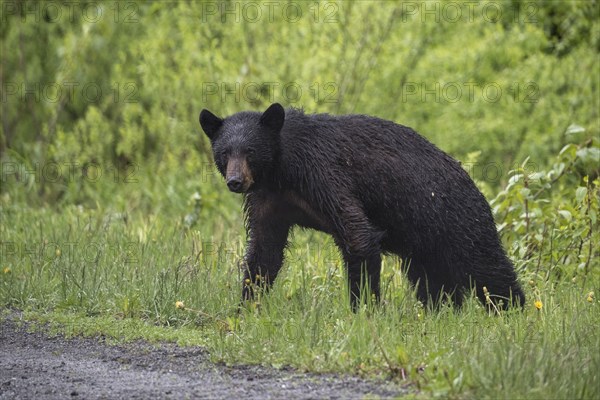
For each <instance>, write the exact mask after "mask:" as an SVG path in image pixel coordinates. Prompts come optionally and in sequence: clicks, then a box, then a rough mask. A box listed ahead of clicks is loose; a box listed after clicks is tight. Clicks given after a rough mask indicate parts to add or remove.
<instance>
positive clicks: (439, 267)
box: [200, 103, 525, 309]
mask: <svg viewBox="0 0 600 400" xmlns="http://www.w3.org/2000/svg"><path fill="white" fill-rule="evenodd" d="M200 125H201V126H202V129H203V130H204V132H205V133H206V135H207V136H208V137H209V139H210V141H211V144H212V149H213V154H214V160H215V163H216V166H217V168H218V170H219V171H220V173H221V174H222V175H223V177H224V178H225V180H226V183H227V186H228V187H229V189H230V190H231V191H232V192H235V193H244V195H245V201H244V210H245V213H246V221H247V222H246V223H247V231H248V236H249V238H248V246H247V252H246V256H245V265H246V267H245V276H244V282H245V284H243V289H242V296H243V299H248V298H251V297H252V286H255V285H262V286H263V287H267V288H268V287H269V286H270V285H272V283H273V281H274V280H275V278H276V277H277V273H278V272H279V270H280V268H281V265H282V263H283V260H284V249H285V247H286V244H287V240H288V234H289V233H290V230H291V228H292V227H293V226H296V225H298V226H301V227H305V228H313V229H318V230H320V231H323V232H326V233H329V234H331V235H332V236H333V239H334V241H335V243H336V245H337V246H338V247H339V249H340V251H341V253H342V256H343V259H344V261H345V264H346V272H347V276H348V282H349V288H350V299H351V302H352V306H353V309H356V306H357V304H358V299H359V296H360V293H361V286H365V287H366V288H367V289H368V290H370V293H372V295H374V296H375V297H376V298H377V299H378V298H379V275H380V270H381V254H382V253H395V254H397V255H399V256H401V257H402V258H403V259H404V260H405V262H403V263H402V264H403V265H405V266H406V267H407V268H406V270H407V275H408V278H409V280H410V282H411V283H412V284H413V285H415V286H416V287H417V295H418V298H419V300H420V301H422V302H423V303H425V304H427V303H428V302H431V303H432V304H438V302H439V301H440V300H443V299H447V298H450V299H452V302H453V303H454V304H455V305H457V306H460V305H461V303H462V298H463V295H464V294H465V293H467V292H468V291H469V290H470V289H471V288H475V290H476V293H477V296H478V297H479V298H480V299H481V300H482V301H484V302H485V301H486V297H487V298H491V299H492V301H496V302H497V301H498V300H499V299H502V300H503V304H504V305H505V306H508V305H509V303H511V301H513V302H516V303H518V304H520V305H521V306H522V305H523V304H524V302H525V296H524V294H523V291H522V290H521V287H520V286H519V283H518V282H517V276H516V273H515V270H514V267H513V265H512V263H511V262H510V261H509V259H508V258H507V256H506V254H505V253H504V250H503V249H502V246H501V244H500V240H499V238H498V234H497V231H496V227H495V224H494V220H493V217H492V213H491V211H490V207H489V205H488V203H487V201H486V200H485V198H484V196H483V195H482V194H481V192H480V191H479V190H478V189H477V187H476V186H475V184H474V183H473V181H472V180H471V178H470V177H469V175H468V174H467V173H466V172H465V171H464V169H463V168H462V167H461V165H460V164H459V162H458V161H456V160H454V159H453V158H452V157H450V156H449V155H447V154H446V153H444V152H443V151H441V150H439V149H438V148H437V147H436V146H434V145H433V144H431V143H430V142H428V141H427V140H426V139H425V138H423V137H422V136H420V135H419V134H418V133H416V132H415V131H414V130H412V129H411V128H408V127H406V126H402V125H398V124H396V123H394V122H390V121H386V120H382V119H379V118H375V117H370V116H366V115H342V116H333V115H329V114H311V115H309V114H305V113H304V112H303V111H302V110H298V109H288V110H285V109H284V108H283V107H282V106H281V105H279V104H277V103H275V104H272V105H271V106H270V107H269V108H268V109H267V110H266V111H265V112H264V113H259V112H239V113H236V114H234V115H231V116H229V117H227V118H224V119H221V118H219V117H217V116H215V115H214V114H212V113H211V112H210V111H208V110H202V112H201V113H200ZM484 287H486V288H487V292H486V293H484V289H483V288H484Z"/></svg>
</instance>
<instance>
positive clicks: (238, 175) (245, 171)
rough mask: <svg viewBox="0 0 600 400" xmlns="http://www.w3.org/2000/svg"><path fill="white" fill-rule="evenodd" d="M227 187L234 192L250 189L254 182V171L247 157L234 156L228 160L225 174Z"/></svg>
mask: <svg viewBox="0 0 600 400" xmlns="http://www.w3.org/2000/svg"><path fill="white" fill-rule="evenodd" d="M225 181H226V182H227V187H228V188H229V190H231V191H232V192H234V193H244V192H246V191H248V189H249V188H250V186H251V185H252V184H253V183H254V179H253V177H252V173H251V172H250V168H249V167H248V162H247V161H246V157H233V158H230V159H229V161H228V162H227V173H226V174H225Z"/></svg>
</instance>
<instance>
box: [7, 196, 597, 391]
mask: <svg viewBox="0 0 600 400" xmlns="http://www.w3.org/2000/svg"><path fill="white" fill-rule="evenodd" d="M2 214H3V215H2V228H1V233H2V258H1V262H2V264H1V267H2V269H1V270H0V303H1V304H2V305H3V306H4V307H11V308H18V309H23V310H26V311H28V312H29V315H30V316H36V318H42V319H43V320H46V321H51V322H52V321H54V322H60V323H61V324H62V326H63V329H64V330H65V331H68V332H72V333H83V332H86V333H92V334H94V333H104V334H107V335H112V336H114V337H115V338H117V339H119V340H123V339H129V338H136V337H145V338H163V339H165V338H166V339H169V340H176V341H179V342H180V343H182V344H202V345H205V346H207V348H208V349H209V350H210V352H211V354H212V357H213V358H214V359H215V360H219V361H224V362H227V363H260V364H265V365H272V366H275V367H280V366H286V365H290V366H293V367H295V368H298V369H300V370H306V371H343V372H350V373H356V374H367V375H377V376H381V377H385V378H389V377H392V378H394V379H398V380H400V381H401V382H404V383H406V384H409V385H410V386H411V387H412V388H413V389H414V390H415V393H416V394H417V396H419V395H422V396H425V397H428V396H432V395H439V396H444V397H455V398H470V397H477V398H515V397H534V398H597V397H598V396H600V376H599V375H600V374H599V372H598V371H600V356H599V355H598V353H599V352H598V349H600V334H599V333H598V326H600V312H599V310H598V307H599V306H600V305H599V304H598V300H597V299H596V297H595V295H593V294H590V293H589V292H590V288H595V289H596V293H597V292H598V287H599V283H598V282H590V281H588V282H586V283H585V286H582V285H581V283H580V282H579V281H577V280H575V281H574V282H573V281H569V280H565V281H560V282H550V281H544V280H533V281H531V282H530V284H529V285H527V284H526V286H527V287H528V295H529V296H528V299H529V302H528V304H527V305H526V307H525V309H524V310H523V311H519V310H512V311H508V312H502V313H500V315H498V314H497V313H495V312H488V311H487V310H486V309H485V308H484V307H482V306H481V305H480V304H479V303H478V302H477V301H476V299H473V298H471V299H470V300H469V301H467V302H466V304H465V306H464V307H463V309H462V310H461V311H456V310H453V309H452V308H450V307H443V308H442V309H441V310H438V311H431V310H427V309H423V307H422V306H421V305H420V303H418V302H417V301H416V299H415V296H414V294H413V293H412V290H411V288H410V287H408V285H407V284H406V281H405V279H404V278H403V276H402V274H400V273H399V266H398V263H399V261H398V260H397V259H395V258H385V259H384V269H383V274H382V287H383V288H384V290H383V300H382V304H381V305H380V306H378V307H372V306H363V308H362V309H361V310H360V311H359V312H358V313H357V314H354V313H352V312H351V310H350V308H349V306H348V295H347V292H346V286H345V278H344V274H343V271H342V269H341V267H340V265H341V262H340V259H339V256H338V254H337V252H336V251H335V249H334V247H333V244H332V242H331V240H330V239H329V238H328V237H326V236H324V235H321V234H318V233H315V232H302V231H299V232H296V234H295V236H294V240H293V245H292V246H291V248H290V249H289V251H288V262H287V264H286V267H285V268H284V270H283V271H282V273H281V275H280V277H279V278H278V281H277V282H276V284H275V286H274V288H273V290H272V291H271V292H270V293H268V294H267V295H262V296H260V297H259V298H258V299H257V301H255V302H254V303H252V304H249V305H247V306H246V307H242V308H241V309H240V310H239V311H238V306H239V294H240V290H239V289H240V288H239V282H240V276H239V268H238V262H239V260H240V259H241V256H242V251H243V246H244V242H243V240H244V236H243V234H242V232H241V230H236V229H232V228H231V227H229V229H225V228H226V227H224V226H223V224H227V223H226V222H223V220H222V219H220V218H212V219H211V218H208V217H206V216H205V217H203V218H201V219H200V220H199V221H198V225H197V228H195V229H189V228H186V225H185V223H184V221H175V222H173V221H172V220H171V219H169V218H165V217H159V216H156V217H143V216H140V215H138V216H136V215H124V214H115V213H108V212H103V211H102V210H84V209H81V208H77V207H66V208H65V209H64V210H63V211H62V212H60V213H59V212H56V211H52V210H47V209H38V210H31V209H30V210H27V211H24V210H19V209H17V208H10V207H5V208H4V209H3V213H2ZM214 232H221V234H220V235H219V236H215V235H214ZM532 276H533V275H532ZM523 278H525V280H528V278H529V277H528V276H525V277H523ZM534 301H539V303H537V306H538V307H541V308H536V306H535V305H534ZM176 302H182V303H183V305H182V304H181V303H180V304H179V305H180V307H179V308H177V307H176ZM32 318H33V317H32Z"/></svg>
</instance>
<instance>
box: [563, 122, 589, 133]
mask: <svg viewBox="0 0 600 400" xmlns="http://www.w3.org/2000/svg"><path fill="white" fill-rule="evenodd" d="M581 132H585V128H584V127H583V126H580V125H577V124H571V125H569V127H568V128H567V131H566V134H567V135H574V134H576V133H581Z"/></svg>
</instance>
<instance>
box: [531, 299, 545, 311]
mask: <svg viewBox="0 0 600 400" xmlns="http://www.w3.org/2000/svg"><path fill="white" fill-rule="evenodd" d="M533 305H534V306H535V308H537V309H538V310H541V309H542V307H543V306H544V303H542V301H541V300H536V301H535V302H534V303H533Z"/></svg>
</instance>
